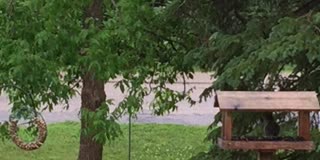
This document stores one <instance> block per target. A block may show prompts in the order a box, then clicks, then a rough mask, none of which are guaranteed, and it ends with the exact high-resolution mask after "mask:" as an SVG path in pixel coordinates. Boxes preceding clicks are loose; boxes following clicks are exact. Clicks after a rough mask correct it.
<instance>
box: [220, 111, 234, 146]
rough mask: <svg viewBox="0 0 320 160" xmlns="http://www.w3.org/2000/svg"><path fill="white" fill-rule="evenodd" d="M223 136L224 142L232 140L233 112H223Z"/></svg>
mask: <svg viewBox="0 0 320 160" xmlns="http://www.w3.org/2000/svg"><path fill="white" fill-rule="evenodd" d="M222 134H223V139H224V140H231V139H232V114H231V112H227V111H223V112H222Z"/></svg>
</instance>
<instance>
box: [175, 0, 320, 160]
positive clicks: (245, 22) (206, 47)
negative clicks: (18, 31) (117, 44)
mask: <svg viewBox="0 0 320 160" xmlns="http://www.w3.org/2000/svg"><path fill="white" fill-rule="evenodd" d="M177 3H179V5H177V6H179V7H177V8H176V13H178V14H179V16H180V17H179V18H180V19H181V21H182V22H183V23H185V26H186V27H184V28H180V30H188V32H189V33H192V34H193V35H195V37H197V38H198V40H199V43H194V44H193V45H192V50H191V51H190V52H188V54H187V55H186V56H185V57H184V58H185V61H187V62H194V64H195V65H197V66H200V67H201V68H202V69H204V70H207V71H212V72H213V76H214V77H215V79H216V80H215V81H214V83H213V85H212V86H211V87H210V88H208V89H206V90H204V92H203V94H202V98H203V99H206V98H207V97H208V96H210V95H212V91H213V90H237V91H274V90H280V91H316V92H317V93H320V90H319V85H320V84H319V78H320V72H319V71H320V70H319V69H320V68H319V67H320V61H319V57H320V54H319V51H320V48H319V34H320V32H319V26H320V24H319V21H318V20H319V8H320V5H319V1H316V0H309V1H298V0H296V1H287V0H275V1H253V0H245V1H240V0H239V1H237V0H235V1H224V0H216V1H211V0H202V1H188V0H186V1H179V2H177ZM185 43H188V42H187V41H186V42H185ZM248 115H250V116H248ZM275 116H276V118H277V119H278V120H279V122H280V125H281V127H282V128H283V129H282V132H281V133H280V134H281V135H290V136H294V134H293V133H295V130H296V126H295V118H294V116H292V115H290V114H288V113H276V115H275ZM261 117H262V114H249V113H247V114H246V116H244V115H243V114H236V115H235V116H234V118H235V119H234V120H235V121H236V122H241V125H236V126H235V128H234V134H235V135H240V136H243V135H255V136H258V135H261V134H262V127H260V126H262V124H261ZM288 117H291V118H290V120H289V121H288V120H285V119H286V118H288ZM220 119H221V117H220V114H217V116H216V120H215V121H214V123H213V125H212V126H211V128H210V130H209V131H210V134H209V135H208V139H209V140H211V141H212V142H213V145H212V149H211V151H210V152H209V155H210V158H207V159H217V160H221V159H243V160H248V159H255V158H256V156H255V154H254V153H253V152H230V151H223V150H220V149H219V148H218V147H217V145H216V140H217V138H218V137H219V136H220V128H219V127H216V126H217V124H218V123H219V122H220ZM317 119H318V115H317V114H315V115H313V121H312V126H313V128H314V130H313V136H314V140H315V141H316V146H317V148H316V150H315V151H313V152H311V153H303V152H279V153H278V154H277V156H278V159H286V160H289V159H290V160H291V159H292V160H294V159H306V157H308V158H307V159H318V158H316V157H319V146H318V145H319V132H318V131H317V129H316V128H318V123H319V122H318V120H317ZM285 131H287V132H285ZM200 157H204V158H206V157H207V155H205V154H199V157H196V158H198V159H200Z"/></svg>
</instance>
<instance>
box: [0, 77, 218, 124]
mask: <svg viewBox="0 0 320 160" xmlns="http://www.w3.org/2000/svg"><path fill="white" fill-rule="evenodd" d="M212 81H213V80H212V79H211V78H210V75H209V74H207V73H195V75H194V79H193V80H187V82H189V84H187V89H190V88H194V90H193V93H192V94H191V96H192V98H193V99H194V100H199V95H200V94H201V93H202V91H203V90H204V89H205V88H207V87H209V86H210V84H211V83H212ZM198 82H200V83H198ZM169 87H170V88H171V89H174V90H177V91H183V89H184V87H183V84H182V83H176V84H172V85H169ZM105 91H106V93H107V98H108V99H114V103H115V104H118V103H119V102H121V100H122V99H123V98H124V97H125V95H124V94H122V93H121V91H120V90H119V89H115V88H114V83H108V84H106V86H105ZM152 100H153V96H152V95H150V96H147V97H145V102H144V105H143V111H142V112H141V113H139V114H138V119H136V120H134V121H133V122H135V123H166V124H183V125H209V124H210V123H211V122H212V121H213V118H214V115H215V114H216V113H217V112H218V109H215V108H213V98H212V97H211V98H210V99H208V100H207V101H206V102H202V103H200V104H199V103H198V104H196V105H195V106H193V107H191V108H190V107H189V106H190V105H189V104H188V102H186V101H182V102H179V103H178V110H177V111H176V112H173V113H170V114H169V115H165V116H160V117H157V116H154V115H152V114H151V110H150V108H149V105H150V103H151V101H152ZM69 104H70V108H69V109H68V110H64V109H63V106H61V105H58V106H55V107H54V111H53V112H51V113H49V112H44V113H43V115H44V118H45V119H46V121H47V122H48V123H55V122H64V121H79V117H78V113H79V110H80V105H81V99H80V96H79V95H78V96H75V97H73V98H72V99H70V101H69ZM113 109H114V106H113V107H112V108H111V110H113ZM9 111H10V106H9V105H8V98H7V97H6V96H1V97H0V122H1V121H5V120H8V116H9ZM120 122H121V123H127V122H128V116H124V117H123V118H122V119H121V120H120Z"/></svg>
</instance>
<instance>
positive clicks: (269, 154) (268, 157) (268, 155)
mask: <svg viewBox="0 0 320 160" xmlns="http://www.w3.org/2000/svg"><path fill="white" fill-rule="evenodd" d="M273 154H274V152H273V151H260V152H259V154H258V160H272V158H273Z"/></svg>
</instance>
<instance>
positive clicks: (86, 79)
mask: <svg viewBox="0 0 320 160" xmlns="http://www.w3.org/2000/svg"><path fill="white" fill-rule="evenodd" d="M90 17H92V18H94V19H95V20H96V22H97V23H96V25H97V26H99V25H100V24H101V22H102V20H103V0H92V3H91V4H90V6H89V7H88V8H87V9H86V11H85V15H84V22H85V19H86V18H90ZM87 27H88V26H87V24H84V28H87ZM94 73H95V72H94V71H87V72H86V74H85V75H83V76H82V82H83V87H82V91H81V111H89V112H96V110H97V109H98V108H99V107H100V106H101V104H102V103H103V102H104V101H105V99H106V94H105V91H104V82H103V81H101V80H98V79H97V78H96V77H95V76H94ZM92 126H93V125H92V123H88V121H87V119H85V118H84V116H83V115H81V135H80V149H79V156H78V160H102V151H103V144H100V143H98V142H96V141H94V139H93V136H94V135H95V133H94V132H93V133H91V132H90V134H87V135H86V134H84V133H83V132H82V131H83V130H84V129H88V128H91V127H92Z"/></svg>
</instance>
